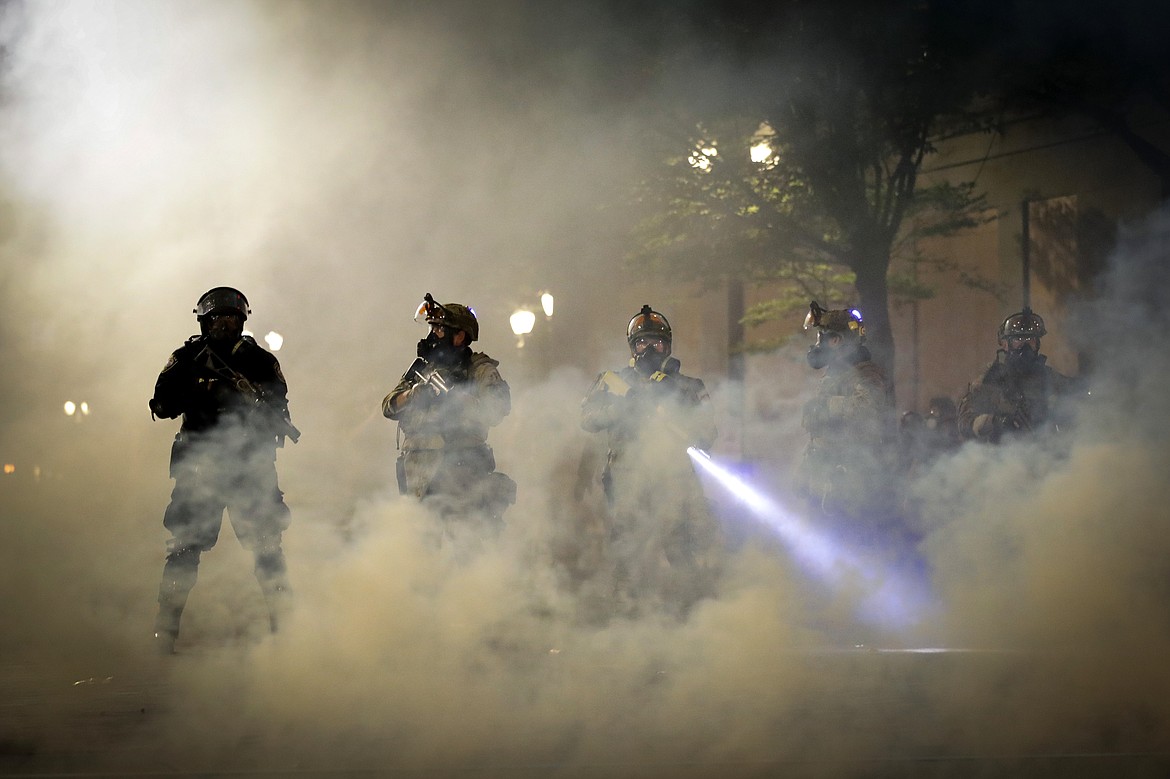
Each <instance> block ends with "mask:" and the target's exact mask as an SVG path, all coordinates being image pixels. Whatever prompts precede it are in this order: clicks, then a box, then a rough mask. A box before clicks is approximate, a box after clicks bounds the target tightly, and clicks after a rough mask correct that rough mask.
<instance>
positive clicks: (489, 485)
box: [382, 293, 516, 528]
mask: <svg viewBox="0 0 1170 779" xmlns="http://www.w3.org/2000/svg"><path fill="white" fill-rule="evenodd" d="M415 319H416V320H417V321H419V322H425V323H426V324H427V325H428V326H429V327H430V334H429V335H427V337H426V338H423V339H422V340H420V341H419V342H418V357H417V358H416V359H415V361H414V363H413V364H412V365H411V366H410V367H409V368H408V369H407V370H406V373H404V374H402V379H401V380H400V381H399V382H398V386H396V387H395V388H394V389H393V391H391V392H390V394H389V395H387V396H386V398H385V399H384V400H383V401H382V413H383V414H384V415H385V416H386V418H387V419H392V420H394V421H396V422H397V423H398V448H399V455H398V463H397V472H398V486H399V490H400V492H401V493H402V494H404V495H413V496H415V497H416V498H419V499H421V500H423V501H424V502H426V503H428V504H429V505H432V506H434V507H435V508H436V509H437V510H438V511H439V513H440V514H441V515H442V516H443V517H444V518H447V519H452V518H460V517H464V518H465V517H466V516H467V515H468V514H469V513H476V514H478V515H479V516H481V517H484V518H487V519H488V520H489V522H490V523H491V525H492V526H493V528H498V526H499V524H500V522H501V521H502V516H503V513H504V510H505V509H506V508H507V507H508V506H509V505H511V504H512V503H514V502H515V499H516V484H515V482H513V481H512V480H511V479H510V478H509V477H508V476H507V475H505V474H503V473H501V472H499V471H496V461H495V455H494V454H493V452H492V449H491V447H490V446H488V444H487V437H488V430H489V429H490V428H492V427H494V426H495V425H498V424H499V423H500V422H501V421H502V420H503V418H504V417H505V416H507V415H508V413H509V411H510V410H511V394H510V391H509V389H508V385H507V383H506V382H505V381H504V380H503V378H501V377H500V373H499V371H498V370H497V367H498V366H499V364H500V363H499V362H498V361H496V360H493V359H492V358H491V357H489V356H487V355H486V354H484V353H483V352H473V351H472V350H471V344H472V343H473V342H474V341H475V340H476V339H478V338H479V322H478V321H477V319H476V317H475V312H474V311H472V310H471V309H470V308H468V307H467V306H465V305H462V304H460V303H443V304H440V303H436V302H435V300H434V298H433V297H431V295H430V293H427V295H426V299H425V300H424V301H423V303H422V304H421V305H420V306H419V308H418V311H417V312H416V315H415Z"/></svg>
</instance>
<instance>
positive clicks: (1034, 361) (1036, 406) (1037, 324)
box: [959, 308, 1074, 443]
mask: <svg viewBox="0 0 1170 779" xmlns="http://www.w3.org/2000/svg"><path fill="white" fill-rule="evenodd" d="M1047 332H1048V331H1047V329H1045V327H1044V320H1043V319H1041V318H1040V317H1039V316H1037V315H1036V314H1034V313H1033V312H1032V310H1031V309H1030V308H1025V309H1024V310H1023V311H1020V312H1018V313H1015V314H1012V315H1011V316H1009V317H1008V318H1007V319H1005V320H1004V321H1003V323H1002V324H1001V325H1000V326H999V333H998V338H999V350H998V351H997V352H996V356H995V362H993V363H992V364H991V365H990V366H989V367H988V368H987V370H986V371H985V372H984V374H983V376H982V377H981V378H980V379H979V380H978V381H976V382H974V383H972V384H971V385H970V386H969V387H968V388H967V394H966V395H964V396H963V398H962V400H960V402H959V432H960V433H961V434H962V436H963V438H965V439H975V440H979V441H985V442H989V443H997V442H999V441H1000V440H1002V439H1003V438H1004V437H1005V436H1012V435H1017V434H1021V433H1027V432H1030V431H1039V430H1053V429H1059V428H1060V427H1061V426H1062V425H1064V424H1066V422H1067V420H1066V419H1065V409H1063V408H1061V400H1062V398H1066V397H1067V396H1068V395H1069V394H1070V392H1071V390H1072V386H1073V383H1074V382H1073V380H1072V379H1070V378H1069V377H1067V376H1064V375H1062V374H1060V373H1058V372H1056V371H1055V370H1053V369H1052V368H1050V367H1049V366H1048V365H1047V364H1046V362H1047V358H1046V357H1045V356H1044V355H1042V354H1041V353H1040V339H1041V338H1043V337H1044V335H1045V334H1046V333H1047Z"/></svg>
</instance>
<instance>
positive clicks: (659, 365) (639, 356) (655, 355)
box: [630, 337, 671, 377]
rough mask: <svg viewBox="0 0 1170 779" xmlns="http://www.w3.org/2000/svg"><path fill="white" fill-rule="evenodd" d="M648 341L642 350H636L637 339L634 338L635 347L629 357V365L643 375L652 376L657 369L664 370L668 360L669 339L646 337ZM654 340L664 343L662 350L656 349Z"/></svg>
mask: <svg viewBox="0 0 1170 779" xmlns="http://www.w3.org/2000/svg"><path fill="white" fill-rule="evenodd" d="M647 340H648V341H650V343H649V344H648V345H647V346H646V347H645V348H644V349H643V350H642V351H640V352H639V351H638V350H637V346H636V345H637V343H638V341H637V340H635V342H634V343H635V347H634V349H633V356H632V357H631V358H630V365H631V366H633V368H634V370H636V371H637V372H638V373H640V374H641V375H643V376H646V377H649V376H653V375H654V374H655V373H657V372H658V371H664V370H665V369H666V365H667V363H668V362H669V361H670V351H671V349H670V346H671V344H670V341H668V340H666V339H665V338H660V337H655V338H650V339H647ZM654 342H660V343H662V344H663V345H664V348H663V350H662V351H658V350H657V349H656V348H655V346H654Z"/></svg>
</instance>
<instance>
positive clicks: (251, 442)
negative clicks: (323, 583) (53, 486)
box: [150, 287, 299, 654]
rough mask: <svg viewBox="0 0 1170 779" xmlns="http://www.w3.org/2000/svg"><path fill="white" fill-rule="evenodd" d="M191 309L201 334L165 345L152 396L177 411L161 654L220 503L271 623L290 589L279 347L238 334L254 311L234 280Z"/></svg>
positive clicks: (287, 430)
mask: <svg viewBox="0 0 1170 779" xmlns="http://www.w3.org/2000/svg"><path fill="white" fill-rule="evenodd" d="M194 313H195V314H196V317H197V319H198V321H199V328H200V335H197V336H192V337H191V338H190V339H189V340H188V341H187V343H185V344H184V345H183V346H182V347H180V348H179V349H178V350H177V351H176V352H174V353H173V354H172V355H171V357H170V359H169V360H168V361H167V364H166V367H164V368H163V371H162V373H161V374H159V377H158V381H157V382H156V383H155V387H154V397H153V398H151V400H150V411H151V416H152V417H162V418H164V419H174V418H175V417H177V416H179V415H182V417H183V423H182V426H181V427H180V429H179V433H178V435H177V436H176V437H175V442H174V444H173V446H172V448H171V477H172V478H173V479H174V480H175V487H174V490H173V491H172V492H171V502H170V504H169V505H168V506H167V509H166V513H165V514H164V515H163V525H164V526H165V527H166V529H167V530H169V531H170V532H171V534H172V535H173V538H171V540H170V542H169V543H168V552H167V559H166V565H165V566H164V568H163V575H162V584H161V585H160V587H159V596H158V602H159V612H158V619H157V620H156V622H155V639H156V642H157V643H158V646H159V649H160V651H162V652H163V653H166V654H169V653H171V652H173V651H174V645H175V639H176V638H177V637H178V635H179V620H180V618H181V617H182V614H183V609H184V607H185V605H186V603H187V596H188V594H189V593H190V591H191V588H192V587H193V586H194V585H195V579H196V575H197V572H198V566H199V558H200V555H201V554H202V553H203V552H204V551H206V550H208V549H211V548H212V547H213V546H215V543H216V541H217V540H218V538H219V531H220V526H221V524H222V521H223V512H224V509H227V510H228V514H229V516H230V518H231V522H232V527H233V528H234V530H235V533H236V536H237V538H239V540H240V543H241V544H242V545H243V546H244V548H246V549H248V550H249V551H251V552H252V554H253V555H254V556H255V573H256V579H257V580H258V581H259V582H260V587H261V590H262V591H263V593H264V598H265V601H266V603H267V604H268V610H269V619H270V627H271V629H272V630H273V631H275V630H276V627H277V617H278V613H279V611H280V609H281V608H282V605H283V602H284V600H285V598H286V597H287V596H288V592H289V589H288V581H287V578H286V575H285V560H284V552H283V551H282V549H281V534H282V533H283V532H284V530H285V529H286V528H288V526H289V520H290V515H289V510H288V507H287V506H286V505H285V503H284V497H283V494H282V493H281V491H280V487H279V486H278V485H277V480H276V449H277V448H278V447H280V446H283V445H284V439H285V437H289V438H291V439H292V440H293V441H294V442H295V441H296V440H297V437H298V436H299V432H298V431H297V430H296V428H295V427H293V426H292V423H291V422H290V421H289V414H288V399H287V398H288V386H287V384H286V383H285V380H284V376H283V375H282V374H281V372H280V364H279V363H278V362H277V360H276V357H274V356H273V355H272V354H270V353H269V352H268V351H266V350H265V349H264V348H263V347H261V346H260V345H259V344H257V343H256V341H255V340H253V339H252V337H251V336H248V335H244V334H243V325H244V321H245V320H246V319H247V318H248V314H249V313H251V311H250V309H249V308H248V301H247V299H246V298H245V297H244V295H243V294H242V293H241V292H240V291H239V290H236V289H232V288H231V287H216V288H215V289H212V290H209V291H208V292H207V293H205V294H204V295H203V296H202V297H201V298H199V302H198V303H197V304H196V306H195V310H194Z"/></svg>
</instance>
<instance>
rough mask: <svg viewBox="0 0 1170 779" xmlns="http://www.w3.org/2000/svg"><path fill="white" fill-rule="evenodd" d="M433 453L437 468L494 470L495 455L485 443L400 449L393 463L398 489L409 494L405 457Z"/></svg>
mask: <svg viewBox="0 0 1170 779" xmlns="http://www.w3.org/2000/svg"><path fill="white" fill-rule="evenodd" d="M424 453H428V454H429V453H434V454H436V455H438V459H439V462H438V466H437V467H438V468H441V469H444V470H448V469H461V470H466V471H471V472H475V473H482V474H484V475H487V474H490V473H492V472H494V471H495V470H496V455H495V453H494V452H493V451H492V448H491V447H490V446H488V445H487V444H486V443H484V444H471V445H469V446H442V447H435V448H433V449H423V448H419V449H400V450H399V451H398V459H397V460H396V462H395V463H394V475H395V476H396V477H397V478H398V491H399V493H401V494H402V495H406V494H409V492H410V489H409V488H408V487H407V483H406V459H407V457H408V456H409V455H411V454H424Z"/></svg>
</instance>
